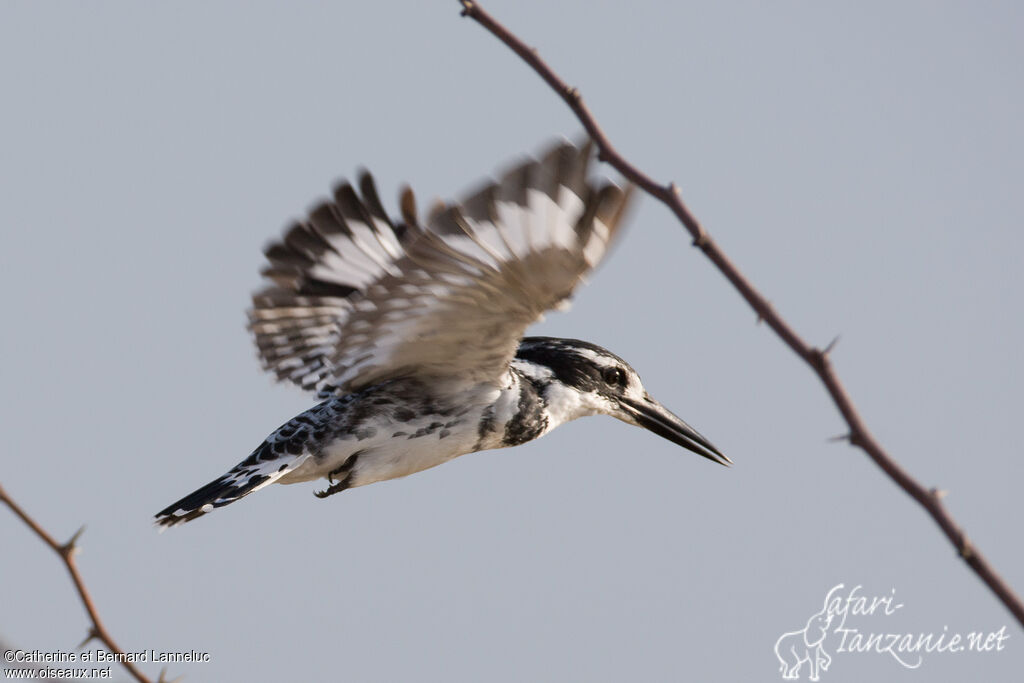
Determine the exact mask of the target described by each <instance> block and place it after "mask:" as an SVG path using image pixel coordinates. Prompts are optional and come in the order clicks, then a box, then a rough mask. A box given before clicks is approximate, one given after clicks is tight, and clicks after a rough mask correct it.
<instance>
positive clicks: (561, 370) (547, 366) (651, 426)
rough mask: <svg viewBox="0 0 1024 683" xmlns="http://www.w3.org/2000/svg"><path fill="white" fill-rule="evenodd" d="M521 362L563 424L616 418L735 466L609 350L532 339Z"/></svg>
mask: <svg viewBox="0 0 1024 683" xmlns="http://www.w3.org/2000/svg"><path fill="white" fill-rule="evenodd" d="M516 360H518V361H520V363H519V367H520V368H521V370H522V371H524V372H526V373H527V374H530V373H533V378H534V379H536V380H540V381H542V382H546V383H547V388H546V389H545V396H546V398H547V399H548V410H549V412H551V413H552V414H555V415H558V416H559V417H560V421H562V422H565V421H568V420H572V419H575V418H577V417H582V416H584V415H596V414H602V415H611V416H612V417H616V418H618V419H620V420H622V421H623V422H628V423H629V424H632V425H636V426H638V427H643V428H644V429H647V430H649V431H652V432H654V433H655V434H657V435H658V436H661V437H664V438H666V439H668V440H669V441H671V442H672V443H675V444H678V445H680V446H682V447H683V448H686V449H688V450H690V451H693V452H694V453H697V454H698V455H702V456H704V457H705V458H708V459H709V460H714V461H715V462H717V463H719V464H721V465H729V464H730V463H731V462H732V461H731V460H729V458H727V457H726V456H725V455H723V454H722V453H721V452H719V450H718V449H717V448H715V447H714V446H713V445H712V444H711V442H710V441H708V440H707V439H706V438H704V437H703V436H701V434H700V433H699V432H698V431H697V430H696V429H694V428H693V427H691V426H690V425H688V424H686V423H685V422H683V421H682V420H681V419H679V418H678V417H676V416H675V415H673V414H672V413H671V412H669V411H668V409H666V408H665V407H664V406H663V405H661V404H660V403H658V401H656V400H655V399H654V398H653V397H651V395H650V394H648V393H647V391H646V390H645V389H644V386H643V384H642V383H641V381H640V376H639V375H638V374H637V373H636V370H634V369H633V368H632V367H631V366H630V365H629V363H627V362H626V361H624V360H622V359H621V358H619V357H618V356H616V355H615V354H614V353H612V352H611V351H608V350H607V349H603V348H601V347H600V346H597V345H595V344H590V343H588V342H584V341H579V340H577V339H558V338H554V337H526V338H524V339H523V340H522V342H521V343H520V345H519V350H518V351H517V352H516Z"/></svg>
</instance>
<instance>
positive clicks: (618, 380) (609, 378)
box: [604, 367, 626, 387]
mask: <svg viewBox="0 0 1024 683" xmlns="http://www.w3.org/2000/svg"><path fill="white" fill-rule="evenodd" d="M604 381H605V382H607V383H608V384H611V385H612V386H616V387H624V386H626V373H625V372H623V370H622V368H620V367H610V368H605V370H604Z"/></svg>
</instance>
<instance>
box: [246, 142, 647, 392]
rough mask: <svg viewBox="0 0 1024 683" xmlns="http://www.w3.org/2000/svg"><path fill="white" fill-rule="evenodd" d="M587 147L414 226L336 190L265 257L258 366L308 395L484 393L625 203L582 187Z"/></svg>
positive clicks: (601, 249) (614, 191)
mask: <svg viewBox="0 0 1024 683" xmlns="http://www.w3.org/2000/svg"><path fill="white" fill-rule="evenodd" d="M590 158H591V150H590V146H589V145H587V146H584V147H582V148H577V147H575V146H573V145H571V144H569V143H561V144H559V145H557V146H555V147H554V148H553V149H551V150H550V151H549V152H548V153H547V154H545V155H544V157H543V158H542V159H541V160H530V161H527V162H526V163H523V164H521V165H520V166H518V167H517V168H515V169H513V170H511V171H510V172H508V173H506V174H505V175H504V176H503V177H502V179H501V180H500V181H498V182H492V183H490V184H488V185H486V186H485V187H483V188H482V189H480V190H479V191H477V192H475V193H473V194H472V195H471V196H469V197H467V198H465V199H464V200H463V201H462V202H461V203H458V204H452V205H443V206H440V207H438V208H437V209H435V210H434V211H433V212H432V213H431V215H430V216H429V217H428V218H427V220H426V221H425V222H424V223H423V224H422V225H421V224H420V223H419V222H418V220H417V218H416V215H415V208H414V206H413V200H412V194H411V192H408V191H406V193H405V194H404V196H403V198H402V212H403V221H401V222H395V221H392V220H390V219H389V218H388V217H387V213H386V212H385V210H384V208H383V205H382V204H381V202H380V199H379V197H378V194H377V191H376V188H375V187H374V184H373V179H372V178H371V177H370V175H369V174H367V173H365V172H364V173H363V174H362V176H361V178H360V182H359V188H360V194H361V196H359V195H358V194H357V193H356V190H355V189H354V188H353V187H352V186H351V185H349V184H343V185H341V186H340V187H338V189H337V190H336V191H335V194H334V200H333V201H329V202H324V203H322V204H320V205H319V206H317V207H316V208H315V209H313V211H312V212H311V213H310V215H309V217H308V218H307V219H306V220H305V221H303V222H300V223H297V224H295V225H293V226H291V227H290V228H289V229H288V230H286V232H285V234H284V237H283V238H282V239H281V240H280V241H277V242H273V243H272V244H270V245H269V246H268V247H267V248H266V250H265V253H266V256H267V260H268V261H269V265H268V266H266V267H265V269H264V271H263V274H264V276H265V277H267V278H268V279H269V280H270V281H271V283H272V284H270V285H268V286H267V287H265V288H264V289H262V290H261V291H259V292H257V293H256V294H255V295H253V308H252V309H251V310H250V311H249V321H250V328H251V330H252V332H253V335H254V336H255V338H256V345H257V347H258V349H259V355H260V359H261V361H262V363H263V366H264V367H265V368H266V369H268V370H272V371H273V372H274V373H275V374H276V375H277V377H278V378H279V379H286V380H289V381H291V382H294V383H295V384H298V385H299V386H301V387H302V388H304V389H312V390H316V391H318V392H333V391H345V392H348V391H353V390H356V389H359V388H360V387H364V386H367V385H369V384H373V383H375V382H379V381H382V380H384V379H388V378H392V377H398V376H411V375H415V376H419V377H424V378H444V377H459V378H465V379H467V380H468V379H471V378H472V379H476V380H479V381H488V380H493V381H495V382H497V381H499V379H500V378H501V377H502V376H503V375H504V373H505V371H506V369H507V367H508V362H509V361H510V360H511V359H512V357H513V356H514V355H515V352H516V348H517V346H518V344H519V340H520V339H521V338H522V336H523V333H524V332H525V330H526V328H527V326H529V325H530V324H531V323H533V322H534V321H536V320H538V319H539V318H540V317H541V316H542V314H543V313H544V312H545V311H546V310H548V309H551V308H554V307H556V306H558V305H559V304H560V303H562V302H563V301H565V300H566V299H567V298H568V297H569V296H570V295H571V294H572V292H573V290H574V289H575V288H576V286H577V285H578V284H579V283H580V282H581V280H582V279H583V277H584V276H585V275H586V274H587V273H588V271H590V270H591V269H593V268H594V267H595V266H596V265H597V263H598V262H599V261H600V260H601V258H602V257H603V256H604V254H605V252H606V250H607V248H608V245H609V244H610V242H611V241H612V239H613V238H614V236H615V233H616V230H617V227H618V225H619V223H620V218H621V217H622V214H623V211H624V209H625V207H626V205H627V203H628V196H629V192H628V191H626V192H624V191H623V190H622V189H620V188H619V187H617V186H616V185H614V184H612V183H609V182H603V183H595V182H594V181H592V180H591V179H589V178H588V176H587V172H588V167H589V162H590Z"/></svg>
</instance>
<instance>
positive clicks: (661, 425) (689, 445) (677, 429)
mask: <svg viewBox="0 0 1024 683" xmlns="http://www.w3.org/2000/svg"><path fill="white" fill-rule="evenodd" d="M619 403H620V404H621V405H622V409H623V410H624V411H625V412H626V413H628V414H629V415H630V416H631V417H632V418H633V419H634V420H636V423H637V424H638V425H640V426H641V427H643V428H644V429H647V430H650V431H652V432H654V433H655V434H657V435H658V436H660V437H663V438H666V439H668V440H669V441H671V442H672V443H674V444H678V445H680V446H682V447H683V448H685V449H687V450H690V451H693V452H694V453H696V454H697V455H702V456H704V457H705V458H707V459H708V460H714V461H715V462H717V463H718V464H719V465H725V466H726V467H728V466H729V465H731V464H732V460H730V459H729V458H727V457H726V456H725V455H723V454H722V453H721V452H720V451H719V450H718V449H717V448H715V447H714V446H713V445H712V443H711V442H710V441H708V440H707V439H705V438H704V437H703V436H701V434H700V432H698V431H697V430H696V429H694V428H693V427H691V426H690V425H688V424H686V423H685V422H683V421H682V420H680V419H679V418H678V417H676V416H675V415H673V414H672V413H670V412H669V411H668V410H667V409H666V408H665V406H663V405H661V404H660V403H658V402H657V401H655V400H654V399H653V398H651V397H650V396H647V395H645V396H644V398H643V399H641V400H639V401H634V400H632V399H628V398H621V399H619Z"/></svg>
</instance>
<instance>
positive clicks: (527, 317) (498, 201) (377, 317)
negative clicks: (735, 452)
mask: <svg viewBox="0 0 1024 683" xmlns="http://www.w3.org/2000/svg"><path fill="white" fill-rule="evenodd" d="M591 156H592V155H591V148H590V145H589V144H588V145H584V146H582V147H576V146H574V145H572V144H569V143H567V142H563V143H560V144H557V145H555V146H554V147H552V148H551V149H550V150H549V151H548V152H547V153H546V154H545V155H544V156H543V157H542V158H541V159H540V160H527V161H525V162H524V163H522V164H520V165H519V166H517V167H515V168H513V169H512V170H511V171H509V172H507V173H506V174H504V175H503V176H502V178H501V180H499V181H497V182H490V183H487V184H486V185H485V186H484V187H482V188H481V189H479V190H478V191H476V192H474V193H472V194H470V195H469V196H468V197H466V198H465V199H463V200H462V201H461V202H460V203H456V204H448V205H439V206H438V207H436V208H435V209H434V210H432V211H431V212H430V214H429V215H428V216H427V217H426V219H425V220H424V221H423V222H420V220H419V217H418V216H417V212H416V208H415V202H414V199H413V195H412V192H411V191H410V190H408V189H406V190H405V191H404V192H403V193H402V195H401V199H400V205H401V216H402V217H401V219H400V220H393V219H391V218H389V217H388V214H387V212H386V211H385V209H384V207H383V204H382V203H381V201H380V198H379V196H378V193H377V189H376V187H375V185H374V182H373V178H372V177H371V176H370V174H369V173H367V172H365V171H364V172H362V173H361V174H360V176H359V182H358V191H357V189H356V188H355V187H353V186H352V185H351V184H349V183H343V184H341V185H340V186H338V187H337V188H336V190H335V192H334V196H333V199H332V200H330V201H324V202H322V203H320V204H318V205H317V206H316V207H315V208H314V209H313V210H312V211H311V212H310V213H309V216H308V217H307V218H306V219H305V220H304V221H301V222H297V223H295V224H293V225H292V226H291V227H289V228H288V229H287V230H286V231H285V232H284V236H283V238H282V239H280V240H279V241H275V242H272V243H271V244H270V245H269V246H267V248H266V249H265V254H266V257H267V260H268V265H267V266H266V267H265V268H264V269H263V271H262V272H263V275H264V276H265V277H266V278H267V279H268V280H269V283H270V284H268V285H267V286H266V287H265V288H264V289H262V290H260V291H258V292H257V293H256V294H254V295H253V307H252V309H251V310H250V311H249V327H250V329H251V331H252V333H253V335H254V337H255V341H256V346H257V349H258V351H259V356H260V359H261V361H262V364H263V367H264V368H265V369H267V370H269V371H271V372H273V373H274V374H275V375H276V376H277V378H278V379H280V380H286V381H289V382H293V383H295V384H297V385H298V386H300V387H302V388H303V389H307V390H311V391H314V392H316V394H317V396H318V397H319V399H320V400H321V401H322V402H321V403H320V404H319V405H317V406H316V407H314V408H312V409H310V410H309V411H307V412H305V413H303V414H302V415H299V416H297V417H296V418H293V419H292V420H291V421H289V422H288V423H286V424H285V425H283V426H282V427H281V428H279V429H278V430H276V431H275V432H274V433H273V434H271V435H270V436H269V437H268V438H267V440H266V441H264V442H263V443H262V444H261V445H260V446H259V447H258V448H257V449H256V450H255V451H253V453H252V454H251V455H250V456H249V457H248V458H246V459H245V460H244V461H242V462H241V463H239V464H238V465H237V466H235V467H234V468H233V469H231V470H230V471H229V472H228V473H227V474H225V475H224V476H222V477H220V478H219V479H216V480H215V481H213V482H211V483H209V484H207V485H206V486H204V487H202V488H200V489H198V490H197V491H195V492H193V493H191V494H190V495H188V496H186V497H184V498H182V499H181V500H179V501H177V502H176V503H174V504H172V505H170V506H168V507H167V508H165V509H164V510H161V511H160V512H159V513H158V514H157V515H156V523H157V524H158V525H160V526H161V527H167V526H173V525H176V524H180V523H182V522H186V521H189V520H192V519H195V518H197V517H199V516H202V515H203V514H205V513H207V512H209V511H211V510H213V509H215V508H218V507H222V506H224V505H228V504H229V503H232V502H234V501H235V500H238V499H239V498H241V497H243V496H246V495H248V494H250V493H252V492H253V491H257V490H259V489H261V488H264V487H265V486H268V485H269V484H272V483H275V482H281V483H292V482H296V481H307V480H311V479H316V478H320V477H325V478H327V479H328V481H329V482H330V483H331V487H330V488H329V489H328V490H327V491H326V492H324V494H323V495H329V494H331V493H335V492H337V491H340V490H343V489H344V488H347V487H349V486H360V485H364V484H366V483H372V482H373V481H380V480H383V479H389V478H394V477H399V476H405V475H406V474H409V473H411V472H414V471H418V470H420V469H425V468H426V467H432V466H434V465H437V464H440V463H441V462H444V461H446V460H448V459H451V458H452V457H455V456H457V455H462V454H463V453H468V452H472V451H475V450H482V449H484V448H495V447H500V446H505V445H512V443H513V441H514V440H513V441H510V440H508V439H504V438H503V436H502V434H500V433H499V432H500V429H502V428H505V429H511V426H510V425H511V424H512V422H513V421H514V420H516V419H521V416H517V414H516V412H515V411H516V410H517V409H522V408H523V405H524V404H523V401H524V400H525V399H523V396H525V395H526V394H527V393H528V392H526V390H527V388H529V387H527V384H529V383H533V385H531V387H532V388H529V390H530V391H532V392H533V393H531V394H529V395H530V396H534V397H535V399H534V400H535V401H536V402H537V405H536V406H534V407H533V408H531V410H532V411H533V413H537V410H539V409H540V408H541V407H544V408H545V409H546V407H547V403H546V401H547V400H548V398H549V397H548V393H550V392H548V393H546V392H547V390H546V389H545V388H544V386H542V385H541V384H538V382H541V380H540V379H535V378H534V377H532V375H536V376H537V377H541V376H542V375H543V372H541V373H540V374H539V375H538V374H537V373H536V372H534V370H531V369H529V368H526V367H525V366H522V362H520V363H519V364H518V365H517V364H514V363H513V360H514V359H515V357H516V351H517V348H518V347H519V344H520V342H521V340H522V338H523V334H524V332H525V330H526V328H527V326H529V325H530V324H531V323H533V322H535V321H537V320H538V319H539V318H541V317H542V315H543V313H544V312H545V311H547V310H550V309H552V308H556V307H559V306H560V305H561V304H563V303H564V302H566V301H567V300H568V298H569V297H570V296H571V294H572V293H573V291H574V289H575V288H576V287H577V286H578V285H579V284H580V282H581V281H582V280H583V278H584V277H585V276H586V274H587V273H588V272H590V271H591V270H592V269H593V268H594V267H595V266H596V265H597V264H598V263H599V262H600V260H601V259H602V258H603V256H604V255H605V253H606V252H607V250H608V247H609V245H610V244H611V242H612V241H613V239H614V237H615V235H616V232H617V230H618V228H619V226H620V225H621V218H622V216H623V213H624V211H625V209H626V207H627V205H628V203H629V201H628V200H629V196H630V189H627V190H625V191H624V190H622V189H621V188H619V187H618V186H616V185H615V184H614V183H611V182H608V181H594V180H592V179H591V178H590V177H589V167H590V160H591ZM595 348H599V347H595ZM581 354H582V355H578V358H579V359H582V361H581V362H583V361H585V362H587V363H591V364H593V363H597V364H598V365H600V364H601V363H614V362H619V361H621V359H618V358H617V357H616V356H613V355H612V354H608V358H612V359H616V360H614V361H610V360H607V359H597V356H594V355H593V354H590V353H589V352H587V353H583V352H582V351H581ZM595 359H597V360H595ZM523 362H525V361H523ZM598 365H595V366H594V367H598ZM602 367H603V366H602ZM626 367H628V366H626ZM629 370H630V372H632V369H631V368H630V369H629ZM524 373H525V374H524ZM527 375H531V377H527ZM534 385H535V386H534ZM636 385H637V386H639V379H637V380H636ZM623 387H625V385H623ZM641 390H642V387H641V388H640V389H635V388H633V389H630V391H641ZM622 391H626V389H625V388H623V389H622ZM524 392H526V393H524ZM595 395H596V394H595ZM644 395H646V394H644ZM552 396H554V394H552ZM638 396H640V394H637V396H632V395H631V398H629V400H631V401H639V400H640V398H638ZM619 398H622V400H626V398H627V397H625V394H623V396H622V397H619ZM648 398H649V397H648ZM588 400H589V399H588ZM616 400H618V399H616ZM516 401H518V403H516ZM595 401H597V399H594V401H591V403H593V405H590V404H589V403H586V401H584V402H582V403H580V405H581V406H584V404H585V403H586V406H584V407H580V408H579V409H578V410H577V412H575V413H574V412H572V411H568V412H566V411H554V413H552V416H551V417H550V419H549V417H548V416H547V415H546V414H545V415H544V418H545V419H544V425H545V426H544V429H539V430H536V432H537V433H536V435H535V436H539V435H540V434H542V433H544V431H545V430H548V429H550V428H553V426H555V425H557V424H558V423H559V422H560V421H564V420H566V419H573V417H577V416H579V415H583V414H594V413H597V412H605V413H608V414H614V415H615V416H616V417H620V419H624V420H626V421H629V422H632V423H634V424H639V422H637V420H636V419H635V417H632V416H631V415H632V414H630V415H625V414H622V415H620V414H617V413H615V412H614V410H612V409H610V408H608V409H606V408H605V407H604V404H603V403H599V402H595ZM506 404H508V405H510V406H512V407H511V408H509V407H508V406H507V405H506ZM541 404H543V406H542V405H541ZM609 405H610V404H609ZM616 405H617V404H616ZM516 406H518V408H516ZM503 411H504V412H503ZM588 411H589V412H588ZM666 412H667V411H666ZM563 413H564V416H563V417H558V418H557V419H555V417H554V416H556V415H562V414H563ZM577 413H578V414H577ZM537 414H539V413H537ZM624 415H625V416H624ZM669 415H670V414H669ZM673 417H674V416H673ZM659 419H660V418H659ZM676 419H678V418H676ZM680 422H681V421H680ZM683 424H685V423H683ZM662 429H664V428H663V427H662ZM659 433H660V432H659ZM694 433H695V432H694ZM535 436H531V437H530V438H535ZM698 436H699V435H698ZM701 438H702V437H701ZM684 445H685V444H684ZM707 445H708V446H709V447H710V448H711V450H712V451H714V453H717V451H715V450H714V447H713V446H710V444H707ZM687 447H688V448H690V447H691V446H689V445H687ZM701 448H704V447H703V446H701ZM701 454H702V455H707V454H706V453H701ZM719 455H720V454H719ZM707 457H711V456H710V455H708V456H707ZM723 457H724V456H723ZM713 459H714V458H713Z"/></svg>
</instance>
